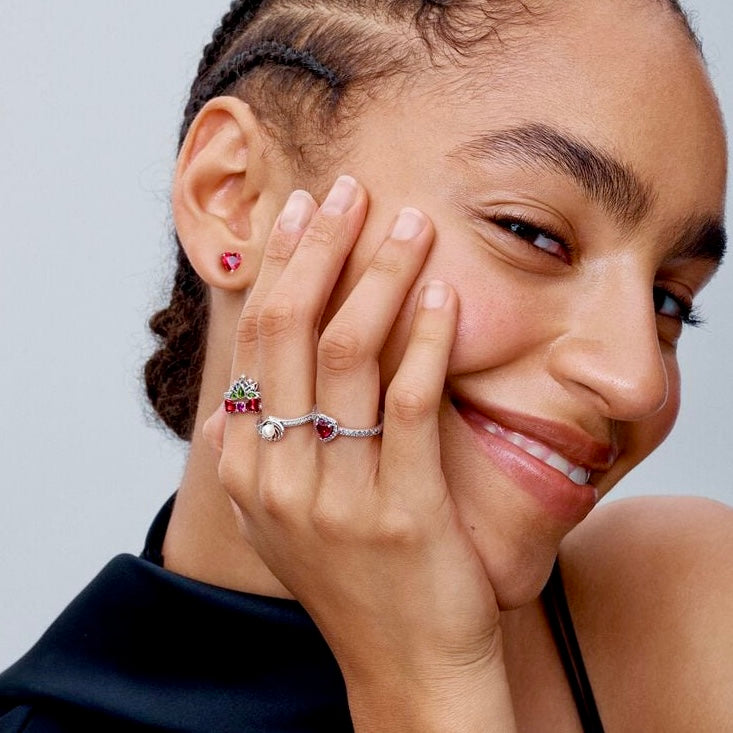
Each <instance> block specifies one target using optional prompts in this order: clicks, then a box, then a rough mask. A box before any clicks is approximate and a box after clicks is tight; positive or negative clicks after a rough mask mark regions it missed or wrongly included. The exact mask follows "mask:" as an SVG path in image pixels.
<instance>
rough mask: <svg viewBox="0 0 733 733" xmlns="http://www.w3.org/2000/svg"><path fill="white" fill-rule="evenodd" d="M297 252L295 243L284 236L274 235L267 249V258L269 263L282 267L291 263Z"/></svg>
mask: <svg viewBox="0 0 733 733" xmlns="http://www.w3.org/2000/svg"><path fill="white" fill-rule="evenodd" d="M294 251H295V243H294V242H293V241H292V240H290V239H288V238H287V237H283V236H276V235H273V236H272V238H271V239H270V241H269V242H268V244H267V247H266V248H265V258H266V259H267V261H268V262H271V263H273V264H275V265H278V266H282V265H286V264H287V263H288V262H290V258H291V257H292V256H293V252H294Z"/></svg>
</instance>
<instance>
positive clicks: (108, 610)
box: [0, 0, 733, 731]
mask: <svg viewBox="0 0 733 733" xmlns="http://www.w3.org/2000/svg"><path fill="white" fill-rule="evenodd" d="M620 49H621V50H622V51H623V52H622V53H620V51H619V50H620ZM611 69H612V70H613V71H612V73H610V72H611ZM629 110H633V114H629ZM724 161H725V144H724V136H723V132H722V123H721V120H720V115H719V111H718V108H717V103H716V101H715V98H714V95H713V93H712V91H711V88H710V85H709V81H708V79H707V77H706V75H705V71H704V67H703V64H702V61H701V58H700V54H699V49H698V47H697V45H696V44H695V42H694V39H693V37H692V35H691V33H690V31H689V28H688V26H687V25H686V23H685V19H684V17H683V16H682V14H681V13H680V11H679V8H678V7H677V6H676V5H675V4H673V3H671V2H667V1H666V0H665V1H664V2H661V1H659V2H658V1H657V0H624V2H623V3H621V4H614V5H613V7H610V6H608V5H607V4H606V3H601V2H597V3H587V2H581V1H580V0H574V1H573V2H568V3H562V4H558V3H548V2H545V3H540V2H538V3H531V4H529V3H524V4H522V3H517V2H509V1H508V0H507V1H506V2H502V3H495V4H492V5H491V6H490V7H487V4H486V3H483V2H476V3H473V2H466V3H460V4H455V5H453V4H450V3H407V2H405V3H389V4H387V3H377V2H374V3H362V4H358V5H356V4H354V5H349V4H345V5H340V6H338V7H337V6H327V7H320V6H312V5H310V4H308V5H306V4H303V5H302V6H299V5H298V6H293V5H290V4H285V3H280V2H277V1H273V2H269V3H263V4H258V3H235V4H234V5H233V6H232V9H231V11H230V12H229V13H228V14H227V15H226V16H225V18H224V20H223V22H222V26H221V27H220V29H219V30H218V31H217V32H216V34H215V36H214V39H213V41H212V43H211V44H210V45H209V46H208V47H207V49H206V50H205V52H204V59H203V60H202V63H201V66H200V68H199V74H198V78H197V80H196V82H195V83H194V86H193V89H192V94H191V100H190V103H189V105H188V108H187V110H186V119H185V121H184V127H183V134H182V146H181V151H180V155H179V163H178V168H177V171H176V177H175V182H174V190H173V207H174V216H175V222H176V229H177V233H178V236H179V239H180V244H181V251H180V257H179V271H178V274H177V277H176V283H175V285H174V293H173V298H172V303H171V308H170V309H168V310H167V311H165V312H163V313H161V314H158V315H157V316H156V317H155V318H154V320H153V328H154V330H155V331H156V333H158V334H159V335H160V336H161V337H162V338H163V340H164V341H165V344H164V347H163V349H162V350H161V352H159V353H158V354H157V355H156V356H155V357H154V358H153V360H151V362H150V364H149V366H148V370H147V379H148V388H149V393H150V395H151V398H152V400H153V402H154V404H155V406H156V409H158V411H159V413H160V414H161V416H162V417H163V419H164V420H165V421H166V422H167V424H168V425H169V426H170V427H172V428H173V429H174V430H175V431H176V432H178V433H179V434H180V435H181V436H183V437H186V438H190V439H191V443H192V444H191V453H190V458H189V461H188V465H187V471H186V475H185V477H184V481H183V483H182V485H181V487H180V489H179V491H178V492H177V495H176V497H175V503H174V504H173V505H172V510H171V507H170V506H169V507H167V509H166V510H165V511H164V512H163V513H162V514H161V516H160V517H159V519H158V520H157V522H156V524H155V525H154V527H153V530H152V531H151V535H150V537H149V541H148V545H147V548H146V553H145V560H138V559H134V558H124V557H123V558H118V559H117V560H115V561H113V563H112V564H111V565H110V566H108V568H107V569H106V570H105V571H103V573H102V574H101V575H100V577H99V578H98V579H97V580H96V581H95V582H94V583H93V584H92V585H91V586H90V587H89V588H88V589H87V590H86V591H85V592H84V594H82V596H80V598H79V599H78V600H77V601H76V602H75V604H74V605H72V607H71V608H70V609H69V610H68V611H67V612H66V613H65V614H64V616H63V617H62V618H61V619H60V620H59V621H58V622H57V623H56V624H55V625H54V627H52V629H51V630H50V631H49V633H48V635H47V636H46V637H45V639H44V640H42V642H41V643H40V644H39V646H38V647H36V648H35V649H34V650H33V651H32V652H31V653H30V654H29V655H28V657H26V658H25V659H24V660H22V661H21V662H20V663H19V664H18V665H16V666H15V667H14V668H11V670H9V671H8V672H7V673H6V674H5V675H4V676H3V678H2V679H1V680H0V693H1V694H2V698H0V699H2V700H3V702H2V705H3V708H1V709H2V710H3V712H5V717H4V718H0V722H2V723H3V724H4V725H6V727H8V729H9V730H23V729H24V726H29V727H28V728H27V729H28V730H51V729H52V728H51V726H53V725H55V726H56V728H55V729H58V727H59V726H61V729H63V730H79V729H86V728H89V727H90V726H91V727H92V728H94V727H96V729H103V730H111V729H113V728H114V726H118V727H121V728H122V729H125V728H128V729H129V728H131V727H134V726H148V727H158V728H167V729H179V730H217V731H219V730H324V729H327V730H328V729H337V730H338V729H348V728H349V727H350V726H351V725H352V724H353V726H354V728H355V729H357V730H420V731H424V730H439V731H445V730H461V731H463V730H498V731H510V730H515V729H517V730H528V731H536V730H553V731H555V730H562V731H564V730H568V731H572V730H581V729H586V730H600V729H601V728H600V726H601V722H600V721H601V720H602V721H603V725H604V726H605V727H606V729H608V730H657V729H660V730H667V729H668V730H686V729H690V730H724V729H725V727H726V726H727V725H729V723H728V720H727V718H728V710H729V709H730V706H731V699H730V695H731V693H730V689H731V685H730V678H731V668H730V662H729V661H728V660H729V659H730V658H731V654H730V653H729V652H730V651H731V644H732V643H733V642H732V641H731V633H730V632H729V631H728V626H729V625H728V624H727V622H726V620H727V618H728V617H729V615H730V597H731V590H733V578H732V577H731V571H730V570H729V569H727V567H726V564H725V559H727V557H729V551H730V549H731V547H730V545H731V543H732V542H733V540H732V539H731V537H732V533H731V521H732V520H731V516H730V511H729V510H727V509H725V508H723V507H720V506H718V505H713V504H710V503H698V502H689V501H683V500H676V501H661V500H660V501H636V502H631V503H625V504H622V505H618V506H613V505H611V506H608V507H604V508H603V509H597V510H595V511H594V512H593V513H592V514H591V515H590V516H588V517H587V519H586V515H588V514H589V512H590V511H591V509H593V507H594V505H595V503H596V501H597V500H598V499H599V498H600V497H602V496H603V495H605V494H606V493H607V492H608V491H609V490H610V489H611V488H612V486H613V485H614V484H615V483H616V482H617V481H618V480H619V479H620V478H621V477H622V476H623V475H624V474H625V473H626V472H628V471H629V470H630V469H631V468H632V467H633V466H634V465H636V464H637V463H639V461H641V460H643V458H645V457H646V456H647V455H648V454H649V453H650V452H651V451H652V450H653V449H654V448H655V447H656V446H657V445H658V444H659V443H660V442H661V441H662V440H663V439H664V437H665V436H666V434H667V432H668V431H669V429H671V427H672V424H673V422H674V419H675V416H676V411H677V406H678V394H679V374H678V368H677V363H676V358H675V345H676V342H677V339H678V338H679V336H680V332H681V329H682V326H683V323H685V322H690V323H691V322H694V320H695V316H694V312H693V310H692V306H691V301H692V299H693V297H694V296H695V295H696V294H697V292H698V291H699V290H700V289H701V288H702V287H703V286H704V284H705V283H706V282H707V281H708V280H709V278H710V277H711V276H712V275H713V274H714V272H715V269H716V267H717V265H718V263H719V261H720V259H721V258H722V255H723V252H724V234H723V231H722V227H721V221H722V198H723V189H724V179H725V165H724ZM344 171H347V172H348V173H349V174H351V175H339V174H341V173H342V172H344ZM306 191H308V192H309V193H306ZM318 203H320V204H321V205H320V206H318ZM367 209H368V211H367ZM241 375H245V376H246V379H241ZM248 380H254V381H256V382H257V383H258V384H257V385H255V384H253V383H252V381H248ZM228 385H230V387H229V390H227V397H226V400H225V404H224V405H223V406H222V404H221V403H222V399H221V397H222V392H224V391H225V390H226V389H227V386H228ZM258 402H259V404H258ZM314 404H315V405H317V408H314V407H313V405H314ZM248 407H249V408H251V409H250V410H248V409H247V408H248ZM258 409H259V410H260V412H259V413H258ZM380 411H382V412H383V432H381V430H382V417H381V416H380ZM248 412H250V413H255V414H248ZM277 418H281V419H280V420H278V419H277ZM299 418H300V419H299ZM328 418H334V419H335V420H336V421H338V425H340V426H342V427H341V430H342V432H343V430H346V431H347V432H346V434H342V435H336V437H335V440H329V441H326V440H324V438H331V437H333V436H334V434H337V433H338V429H337V428H336V426H335V424H334V423H332V422H329V419H328ZM288 420H292V421H294V422H296V423H300V424H292V423H291V424H288V422H287V421H288ZM283 421H285V424H284V426H283ZM343 426H346V428H343ZM314 427H315V428H316V430H314ZM278 430H282V435H281V436H280V437H281V438H282V439H281V440H279V441H274V440H272V438H273V437H276V434H277V431H278ZM349 430H351V433H350V432H349ZM359 430H363V432H362V433H361V434H360V433H359V432H358V431H359ZM354 431H356V434H354ZM380 432H381V434H380ZM212 449H213V450H212ZM581 520H582V524H580V522H581ZM700 527H704V531H705V533H704V534H703V535H700V533H699V532H698V531H697V529H698V528H700ZM571 530H572V531H571ZM558 552H559V564H558V566H556V567H557V568H559V569H560V570H561V572H562V577H560V575H559V571H558V570H557V569H556V570H555V571H554V573H553V576H552V577H553V579H552V580H551V581H550V584H549V585H548V586H547V590H545V591H544V592H543V587H545V586H546V583H547V580H548V577H549V576H550V575H551V572H553V566H554V563H555V558H556V556H557V555H558ZM160 565H164V568H161V567H159V566H160ZM711 588H715V589H716V594H717V595H715V596H714V595H712V594H711V593H710V589H711ZM565 593H567V596H568V600H569V605H570V609H571V611H572V614H569V613H568V612H567V611H566V610H565V607H564V602H563V600H564V595H565ZM540 594H542V596H541V597H540ZM292 599H296V600H297V602H298V603H296V602H295V601H294V600H292ZM543 603H544V606H543ZM299 604H302V606H303V607H304V608H305V611H307V615H306V614H305V613H304V612H303V611H302V609H301V606H300V605H299ZM726 604H727V606H726ZM543 608H544V610H543ZM309 617H310V618H309ZM310 619H312V620H313V621H314V622H315V626H314V625H312V623H311V621H310ZM573 626H574V627H575V629H576V630H577V635H578V637H579V642H580V648H581V649H582V654H581V653H580V651H579V649H576V648H575V646H574V642H573V638H574V635H573V631H572V629H573ZM726 652H728V653H726ZM331 655H333V656H331ZM564 662H565V666H564ZM670 662H674V663H670ZM584 668H587V674H588V677H589V679H590V683H589V682H588V680H587V679H586V677H585V674H584V671H583V669H584ZM701 691H703V692H704V694H702V693H701ZM596 708H597V709H596ZM34 726H35V727H34Z"/></svg>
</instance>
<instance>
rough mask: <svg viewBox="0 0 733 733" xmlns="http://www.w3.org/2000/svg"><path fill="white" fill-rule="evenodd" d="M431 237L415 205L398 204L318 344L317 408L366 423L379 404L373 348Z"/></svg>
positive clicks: (396, 310)
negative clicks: (383, 235) (392, 219)
mask: <svg viewBox="0 0 733 733" xmlns="http://www.w3.org/2000/svg"><path fill="white" fill-rule="evenodd" d="M432 238H433V228H432V224H431V223H430V222H429V220H428V218H427V217H426V216H425V215H424V214H423V213H422V212H420V211H418V210H417V209H412V208H405V209H403V210H402V211H401V212H400V214H399V216H398V217H397V219H396V220H395V222H394V224H393V227H392V231H391V232H390V235H389V237H388V238H387V239H386V240H385V242H384V243H383V244H382V245H381V247H380V248H379V250H378V251H377V253H376V254H375V255H374V257H373V258H372V261H371V263H370V265H369V267H368V268H367V270H366V272H365V273H364V274H363V275H362V277H361V279H360V280H359V282H358V283H357V284H356V286H355V287H354V289H353V290H352V292H351V293H350V295H349V297H348V298H347V299H346V302H345V303H344V304H343V306H342V307H341V309H340V310H339V312H338V314H337V315H336V316H335V317H334V318H333V319H332V320H331V322H330V323H329V325H328V326H327V327H326V329H325V331H324V333H323V335H322V336H321V339H320V342H319V346H318V377H317V379H318V381H317V389H316V395H317V402H318V407H319V409H320V411H321V412H325V413H326V414H328V415H333V416H334V417H337V418H338V419H343V420H346V419H347V418H348V421H349V422H348V423H346V424H347V425H348V426H350V427H352V426H353V427H370V426H371V425H373V424H374V422H375V420H376V417H377V411H378V408H379V386H380V380H379V362H378V360H379V354H380V352H381V351H382V347H383V346H384V342H385V340H386V338H387V335H388V334H389V332H390V330H391V328H392V325H393V323H394V320H395V318H396V317H397V314H398V313H399V311H400V308H401V307H402V305H403V303H404V300H405V297H406V296H407V293H408V292H409V290H410V288H411V287H412V285H413V283H414V281H415V278H416V277H417V274H418V272H419V271H420V268H421V267H422V265H423V263H424V261H425V257H426V255H427V253H428V250H429V247H430V244H431V242H432Z"/></svg>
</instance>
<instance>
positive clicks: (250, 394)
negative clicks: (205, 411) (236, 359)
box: [224, 374, 262, 415]
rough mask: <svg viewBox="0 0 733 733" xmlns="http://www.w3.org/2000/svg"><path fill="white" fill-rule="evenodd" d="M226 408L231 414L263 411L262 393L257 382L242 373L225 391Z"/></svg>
mask: <svg viewBox="0 0 733 733" xmlns="http://www.w3.org/2000/svg"><path fill="white" fill-rule="evenodd" d="M224 409H225V410H226V412H227V413H228V414H229V415H233V414H236V413H245V412H250V413H260V412H262V395H261V394H260V387H259V385H258V384H257V382H255V380H254V379H250V378H249V377H248V376H247V375H246V374H242V376H241V377H239V379H237V381H236V382H234V384H232V386H231V387H229V389H228V390H227V391H226V392H225V393H224Z"/></svg>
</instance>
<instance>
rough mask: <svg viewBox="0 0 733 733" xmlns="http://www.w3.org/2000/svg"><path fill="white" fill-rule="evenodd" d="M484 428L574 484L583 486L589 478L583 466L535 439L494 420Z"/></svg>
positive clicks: (587, 471) (588, 473) (588, 472)
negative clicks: (558, 472) (502, 425)
mask: <svg viewBox="0 0 733 733" xmlns="http://www.w3.org/2000/svg"><path fill="white" fill-rule="evenodd" d="M484 430H486V432H487V433H491V434H492V435H498V436H499V437H501V438H504V440H506V441H508V442H509V443H511V444H512V445H516V446H517V448H520V449H521V450H523V451H524V452H525V453H529V455H531V456H532V457H534V458H536V459H537V460H540V461H542V462H543V463H545V464H547V465H548V466H550V467H551V468H554V469H555V470H557V471H560V473H562V474H564V475H565V476H567V477H568V478H569V479H570V480H571V481H572V482H573V483H574V484H578V486H584V485H585V484H587V483H588V481H589V479H590V471H589V470H588V469H587V468H584V467H583V466H576V465H575V464H573V463H571V462H570V461H569V460H568V459H567V458H565V457H564V456H561V455H560V454H559V453H556V452H555V451H553V450H552V449H551V448H549V447H548V446H546V445H543V444H542V443H538V442H537V441H535V440H530V439H529V438H526V437H525V436H524V435H520V434H519V433H515V432H512V431H511V430H507V429H506V428H502V427H501V425H498V424H497V423H495V422H486V423H485V424H484Z"/></svg>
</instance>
